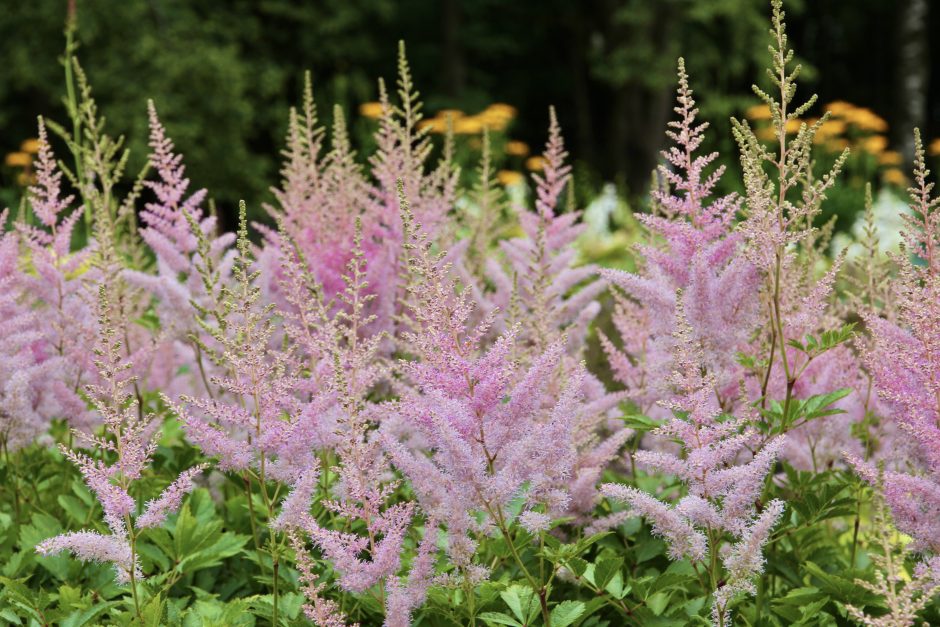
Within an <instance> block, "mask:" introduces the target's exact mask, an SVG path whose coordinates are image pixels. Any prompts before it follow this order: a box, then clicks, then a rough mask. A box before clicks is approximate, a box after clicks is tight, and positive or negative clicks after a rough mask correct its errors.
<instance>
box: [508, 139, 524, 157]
mask: <svg viewBox="0 0 940 627" xmlns="http://www.w3.org/2000/svg"><path fill="white" fill-rule="evenodd" d="M506 154H507V155H512V156H513V157H524V156H526V155H527V154H529V144H527V143H525V142H520V141H515V140H514V141H510V142H506Z"/></svg>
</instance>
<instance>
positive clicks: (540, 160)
mask: <svg viewBox="0 0 940 627" xmlns="http://www.w3.org/2000/svg"><path fill="white" fill-rule="evenodd" d="M525 167H526V169H527V170H532V171H533V172H538V171H539V170H542V169H544V168H545V157H543V156H541V155H536V156H534V157H529V158H528V159H526V160H525Z"/></svg>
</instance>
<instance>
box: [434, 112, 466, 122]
mask: <svg viewBox="0 0 940 627" xmlns="http://www.w3.org/2000/svg"><path fill="white" fill-rule="evenodd" d="M464 115H466V114H465V113H464V112H463V111H461V110H460V109H441V110H440V111H438V112H437V116H436V117H437V118H438V119H440V120H445V121H446V120H447V118H450V119H452V120H456V119H457V118H462V117H463V116H464Z"/></svg>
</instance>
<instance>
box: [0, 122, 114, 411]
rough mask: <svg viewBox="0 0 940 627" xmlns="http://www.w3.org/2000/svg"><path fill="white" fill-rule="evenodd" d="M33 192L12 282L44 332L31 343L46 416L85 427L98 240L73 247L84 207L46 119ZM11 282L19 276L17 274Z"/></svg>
mask: <svg viewBox="0 0 940 627" xmlns="http://www.w3.org/2000/svg"><path fill="white" fill-rule="evenodd" d="M28 197H29V203H30V206H31V207H32V210H33V213H34V214H35V215H36V217H37V218H38V219H39V224H38V225H37V226H33V225H28V224H25V223H19V224H17V225H16V227H17V231H18V232H19V234H20V236H21V238H22V242H23V244H24V245H25V248H26V255H25V259H24V260H22V261H21V263H25V264H27V268H25V269H24V271H22V272H21V274H19V277H18V278H17V279H15V281H14V282H15V283H17V284H18V288H19V289H21V290H23V292H22V294H21V297H22V298H21V299H20V300H21V302H25V303H26V304H27V306H28V307H29V308H30V309H32V310H33V311H34V312H35V314H36V315H35V318H34V321H35V325H34V327H33V331H34V332H35V333H37V334H38V336H37V337H35V338H34V340H33V341H32V342H31V350H32V352H33V354H34V356H35V358H36V359H35V361H36V365H37V366H38V365H40V364H43V368H44V369H45V370H46V373H45V381H44V383H43V386H42V387H43V388H44V392H43V396H44V399H45V400H44V403H43V410H42V411H43V412H44V413H45V414H46V420H47V421H48V419H50V418H52V417H53V416H58V417H62V418H66V419H68V420H69V423H70V424H71V425H72V426H73V427H76V428H86V427H88V426H89V423H90V420H91V416H90V414H89V413H88V412H87V410H86V408H85V403H84V402H83V401H82V400H81V398H79V396H78V394H77V392H76V391H77V390H78V389H80V388H81V386H82V385H84V384H85V383H88V382H89V380H90V379H91V378H92V377H93V376H94V370H95V369H94V364H93V357H92V355H91V352H90V351H89V350H88V348H87V347H88V346H91V345H93V344H94V338H95V324H94V321H95V317H94V299H93V297H92V298H90V297H89V291H88V290H87V285H88V284H89V283H91V282H93V281H94V280H96V279H97V277H98V276H99V273H98V272H97V271H96V270H94V269H89V266H90V263H91V258H92V255H94V254H95V247H94V245H90V246H87V247H85V248H84V249H82V250H78V251H75V252H72V249H71V243H72V234H73V232H74V230H75V225H76V224H77V223H78V220H79V219H80V218H81V216H82V210H81V208H80V207H72V201H73V197H72V196H66V195H64V194H63V193H62V172H60V171H59V169H58V166H57V164H56V160H55V155H54V154H53V153H52V148H51V146H50V145H49V139H48V135H47V132H46V126H45V123H44V122H43V120H42V119H41V118H40V120H39V155H38V164H37V168H36V184H35V185H33V186H32V187H30V189H29V196H28ZM8 243H9V242H8ZM11 270H12V269H11ZM10 280H11V281H13V280H14V279H13V276H12V275H10ZM11 287H12V285H11ZM15 320H16V318H11V319H10V322H14V321H15ZM27 371H28V368H24V370H23V375H21V376H19V377H14V379H13V380H14V381H16V380H18V381H19V382H20V383H22V382H23V380H24V376H25V375H26V373H27Z"/></svg>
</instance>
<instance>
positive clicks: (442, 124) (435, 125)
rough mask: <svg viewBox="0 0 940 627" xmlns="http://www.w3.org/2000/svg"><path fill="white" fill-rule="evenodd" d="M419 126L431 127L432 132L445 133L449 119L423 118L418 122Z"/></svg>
mask: <svg viewBox="0 0 940 627" xmlns="http://www.w3.org/2000/svg"><path fill="white" fill-rule="evenodd" d="M418 128H420V129H425V128H426V129H430V131H431V132H432V133H444V132H445V131H447V120H441V119H438V118H431V119H430V120H421V121H420V122H418Z"/></svg>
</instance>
